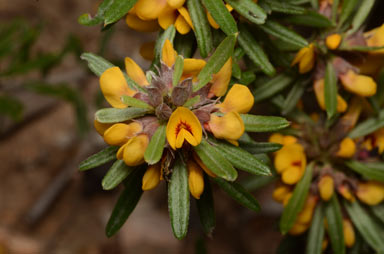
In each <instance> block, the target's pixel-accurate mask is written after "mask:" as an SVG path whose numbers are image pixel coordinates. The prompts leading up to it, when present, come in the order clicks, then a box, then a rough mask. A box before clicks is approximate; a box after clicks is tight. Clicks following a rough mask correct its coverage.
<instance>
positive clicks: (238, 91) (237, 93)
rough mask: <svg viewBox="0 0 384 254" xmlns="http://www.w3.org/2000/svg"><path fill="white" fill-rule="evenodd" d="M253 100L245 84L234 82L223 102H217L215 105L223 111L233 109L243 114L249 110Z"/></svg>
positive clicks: (226, 111)
mask: <svg viewBox="0 0 384 254" xmlns="http://www.w3.org/2000/svg"><path fill="white" fill-rule="evenodd" d="M254 101H255V100H254V98H253V95H252V93H251V91H250V90H249V88H248V87H247V86H244V85H240V84H234V85H233V86H232V88H231V89H230V90H229V91H228V94H227V96H226V97H225V99H224V101H223V103H221V104H218V105H217V107H218V108H219V109H220V111H221V112H223V113H228V112H232V111H234V112H237V113H239V114H245V113H248V112H249V111H250V110H251V108H252V106H253V103H254Z"/></svg>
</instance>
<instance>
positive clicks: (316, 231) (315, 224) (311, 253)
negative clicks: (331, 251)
mask: <svg viewBox="0 0 384 254" xmlns="http://www.w3.org/2000/svg"><path fill="white" fill-rule="evenodd" d="M323 239H324V211H323V206H322V205H321V204H319V205H317V206H316V210H315V213H314V215H313V218H312V222H311V228H310V229H309V234H308V242H307V248H306V253H307V254H321V252H322V248H321V247H322V244H323Z"/></svg>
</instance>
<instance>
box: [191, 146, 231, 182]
mask: <svg viewBox="0 0 384 254" xmlns="http://www.w3.org/2000/svg"><path fill="white" fill-rule="evenodd" d="M194 149H195V151H196V153H197V155H198V156H199V157H200V159H201V160H202V161H203V163H204V164H205V165H206V166H207V168H208V169H209V170H211V171H212V172H213V173H214V174H216V175H217V176H218V177H221V178H224V179H225V180H227V181H234V180H236V178H237V171H236V170H235V169H234V168H233V166H232V164H231V163H230V162H229V161H228V160H227V159H226V158H225V157H224V155H222V154H221V153H220V152H219V151H218V150H217V149H216V148H215V147H214V146H212V145H210V144H209V143H208V142H207V141H206V140H205V139H203V140H202V141H201V143H200V144H199V145H198V146H195V147H194Z"/></svg>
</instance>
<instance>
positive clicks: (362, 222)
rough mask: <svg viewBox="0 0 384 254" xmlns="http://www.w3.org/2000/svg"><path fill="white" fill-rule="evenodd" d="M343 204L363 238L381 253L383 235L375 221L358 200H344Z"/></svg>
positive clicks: (383, 247) (383, 242) (383, 246)
mask: <svg viewBox="0 0 384 254" xmlns="http://www.w3.org/2000/svg"><path fill="white" fill-rule="evenodd" d="M344 206H345V208H346V209H347V212H348V214H349V216H350V218H351V219H352V222H353V225H354V226H355V227H356V228H357V230H358V231H359V232H360V234H361V236H362V237H363V238H364V240H365V241H366V242H367V243H368V244H369V245H370V246H371V247H372V248H373V249H375V250H376V252H379V253H381V252H382V251H383V250H384V237H383V234H382V232H381V230H380V229H379V228H378V225H377V223H376V222H375V221H374V220H373V218H372V217H371V216H370V215H369V214H367V212H366V211H365V210H364V209H363V208H362V207H361V206H360V204H359V202H357V201H355V202H347V201H344Z"/></svg>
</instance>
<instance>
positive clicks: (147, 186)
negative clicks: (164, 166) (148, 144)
mask: <svg viewBox="0 0 384 254" xmlns="http://www.w3.org/2000/svg"><path fill="white" fill-rule="evenodd" d="M160 174H161V169H160V163H157V164H155V165H150V166H148V169H147V170H146V171H145V174H144V176H143V182H142V187H141V188H142V189H143V191H147V190H152V189H154V188H155V187H156V186H157V185H159V183H160Z"/></svg>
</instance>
